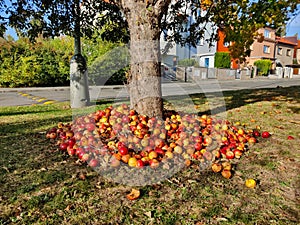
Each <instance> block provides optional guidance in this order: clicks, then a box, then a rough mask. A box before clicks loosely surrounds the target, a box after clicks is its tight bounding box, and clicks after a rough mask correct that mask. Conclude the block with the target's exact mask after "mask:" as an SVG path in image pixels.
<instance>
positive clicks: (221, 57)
mask: <svg viewBox="0 0 300 225" xmlns="http://www.w3.org/2000/svg"><path fill="white" fill-rule="evenodd" d="M230 65H231V58H230V54H229V53H228V52H216V54H215V67H216V68H230Z"/></svg>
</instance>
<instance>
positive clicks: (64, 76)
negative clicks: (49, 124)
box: [0, 36, 128, 87]
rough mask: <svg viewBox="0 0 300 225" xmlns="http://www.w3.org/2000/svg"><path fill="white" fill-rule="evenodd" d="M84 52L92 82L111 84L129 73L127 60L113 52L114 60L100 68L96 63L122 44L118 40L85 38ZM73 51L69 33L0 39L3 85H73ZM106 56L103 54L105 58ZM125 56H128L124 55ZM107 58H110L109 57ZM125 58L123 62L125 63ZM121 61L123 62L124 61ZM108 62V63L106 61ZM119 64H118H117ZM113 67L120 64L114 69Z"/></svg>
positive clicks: (0, 70) (0, 65) (1, 81)
mask: <svg viewBox="0 0 300 225" xmlns="http://www.w3.org/2000/svg"><path fill="white" fill-rule="evenodd" d="M82 46H83V49H82V52H83V55H84V56H85V58H86V59H87V65H88V67H90V68H91V71H92V76H91V79H90V80H91V82H92V83H95V82H94V81H95V80H96V79H100V78H101V79H102V80H103V79H104V80H109V82H107V83H109V84H115V83H123V82H124V81H125V79H126V77H125V69H124V68H125V67H126V66H127V64H128V63H126V64H125V65H124V60H123V61H122V59H121V58H122V57H121V58H120V57H119V55H118V54H117V53H116V51H115V52H112V54H111V56H110V57H111V58H112V60H110V62H109V63H108V64H107V65H103V63H104V62H102V67H101V68H102V71H100V72H97V71H96V70H97V69H99V68H98V67H97V68H95V63H97V62H99V60H100V61H101V59H103V57H102V55H105V54H106V53H107V52H110V51H111V50H112V49H115V48H116V47H118V46H120V44H118V43H112V42H108V41H102V40H101V39H100V38H95V39H83V40H82ZM72 55H73V38H70V37H68V36H64V37H60V38H54V39H43V38H37V39H36V42H34V43H32V42H30V41H29V39H28V38H20V39H19V40H17V41H13V40H4V39H2V40H1V42H0V86H1V87H31V86H61V85H69V76H70V59H71V57H72ZM101 57H102V58H101ZM123 59H125V58H124V57H123ZM106 61H107V59H106ZM122 62H123V64H122ZM120 63H121V64H122V65H120ZM104 64H105V63H104ZM114 64H115V65H114ZM111 68H117V69H114V70H113V73H111V71H112V69H111Z"/></svg>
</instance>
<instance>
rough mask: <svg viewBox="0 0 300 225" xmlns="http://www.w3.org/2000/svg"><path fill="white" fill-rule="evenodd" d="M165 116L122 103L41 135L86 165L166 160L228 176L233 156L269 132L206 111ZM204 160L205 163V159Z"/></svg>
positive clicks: (135, 164) (146, 164)
mask: <svg viewBox="0 0 300 225" xmlns="http://www.w3.org/2000/svg"><path fill="white" fill-rule="evenodd" d="M164 117H165V118H164V119H161V118H156V117H152V118H148V117H147V116H144V115H139V114H138V113H137V112H136V111H134V110H132V109H130V108H129V107H128V106H127V105H126V104H122V105H120V106H117V107H112V106H110V107H107V108H106V109H104V110H98V111H96V112H94V113H91V114H88V115H84V116H78V117H77V118H76V119H74V121H73V122H72V124H71V123H66V124H63V123H59V124H58V125H57V127H54V128H52V129H50V130H49V131H48V132H47V134H46V137H47V138H49V139H54V140H55V143H56V144H57V145H58V146H59V149H60V150H61V151H64V152H66V153H67V154H69V155H70V156H77V157H78V158H79V160H80V161H82V162H86V163H87V164H88V165H89V166H90V167H94V168H99V167H101V165H103V163H104V162H105V164H106V166H108V167H112V168H118V167H119V166H120V165H121V164H125V165H126V166H128V167H130V168H136V169H141V168H144V167H149V168H151V169H154V170H155V169H157V168H164V169H166V170H167V169H168V167H166V166H165V167H164V165H167V162H170V161H173V163H176V162H184V164H185V166H190V165H202V164H203V165H209V166H210V167H211V169H212V170H213V171H214V172H216V173H221V174H222V176H223V177H225V178H230V177H231V176H232V160H236V159H239V158H240V157H241V156H242V155H243V154H244V153H245V152H246V151H247V150H248V149H249V146H251V145H253V144H255V143H256V142H257V141H258V139H259V138H260V137H262V138H268V137H270V133H269V132H267V131H263V132H262V131H260V130H259V128H255V129H246V128H245V127H244V126H241V125H239V124H231V123H230V122H229V121H228V120H221V119H215V118H213V117H211V116H208V115H202V116H198V115H194V114H186V113H178V112H170V111H168V112H166V113H165V115H164ZM207 162H209V163H207Z"/></svg>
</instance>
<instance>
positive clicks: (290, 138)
mask: <svg viewBox="0 0 300 225" xmlns="http://www.w3.org/2000/svg"><path fill="white" fill-rule="evenodd" d="M287 139H288V140H294V139H295V138H294V137H293V136H290V135H289V136H288V137H287Z"/></svg>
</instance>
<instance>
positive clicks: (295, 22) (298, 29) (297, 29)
mask: <svg viewBox="0 0 300 225" xmlns="http://www.w3.org/2000/svg"><path fill="white" fill-rule="evenodd" d="M296 33H298V39H300V11H299V13H298V15H297V16H295V17H294V18H292V19H291V20H290V21H289V22H288V23H287V27H286V36H294V35H295V34H296Z"/></svg>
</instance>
